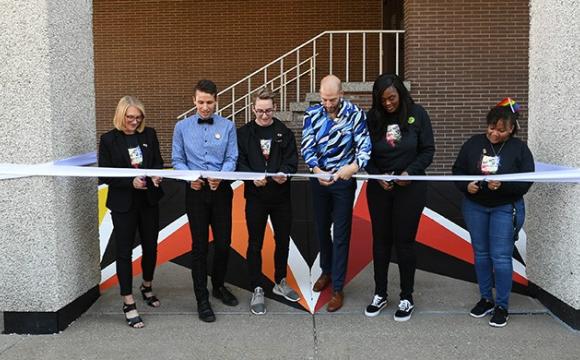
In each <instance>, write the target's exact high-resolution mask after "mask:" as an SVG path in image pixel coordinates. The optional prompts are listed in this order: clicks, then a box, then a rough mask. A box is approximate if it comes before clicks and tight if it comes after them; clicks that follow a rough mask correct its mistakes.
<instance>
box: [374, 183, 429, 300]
mask: <svg viewBox="0 0 580 360" xmlns="http://www.w3.org/2000/svg"><path fill="white" fill-rule="evenodd" d="M426 201H427V183H425V182H422V181H415V182H411V183H410V184H409V185H408V186H398V185H395V188H394V189H393V190H391V191H386V190H383V188H382V187H381V186H380V185H379V184H378V183H377V182H376V181H374V180H369V182H368V185H367V203H368V207H369V212H370V216H371V223H372V230H373V260H374V270H375V294H377V295H380V296H386V295H387V281H388V270H389V262H390V260H391V249H392V247H393V244H394V245H395V249H396V251H397V260H398V263H399V273H400V279H401V293H400V297H401V299H407V300H411V301H412V300H413V286H414V283H415V268H416V256H415V236H416V235H417V228H418V226H419V220H420V219H421V213H422V212H423V208H424V207H425V203H426Z"/></svg>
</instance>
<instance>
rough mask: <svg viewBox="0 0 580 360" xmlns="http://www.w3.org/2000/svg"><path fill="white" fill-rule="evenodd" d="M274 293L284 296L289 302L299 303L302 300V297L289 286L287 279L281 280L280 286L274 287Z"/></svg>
mask: <svg viewBox="0 0 580 360" xmlns="http://www.w3.org/2000/svg"><path fill="white" fill-rule="evenodd" d="M272 292H273V293H274V294H276V295H280V296H283V297H284V299H286V300H288V301H292V302H297V301H299V300H300V296H299V295H298V294H297V293H296V291H294V289H292V288H291V287H290V285H288V283H287V282H286V278H284V279H282V280H280V283H279V284H276V285H274V288H273V289H272Z"/></svg>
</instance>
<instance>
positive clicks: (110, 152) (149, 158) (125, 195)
mask: <svg viewBox="0 0 580 360" xmlns="http://www.w3.org/2000/svg"><path fill="white" fill-rule="evenodd" d="M137 139H138V142H139V146H140V147H141V152H142V153H143V164H142V165H141V167H142V168H144V169H162V168H163V159H162V158H161V151H160V150H159V140H157V133H156V132H155V129H153V128H149V127H146V128H145V129H144V130H143V132H141V133H137ZM99 166H100V167H111V168H131V167H132V166H131V159H130V158H129V152H128V150H127V142H126V140H125V136H124V134H123V132H122V131H119V130H117V129H113V130H111V131H109V132H107V133H105V134H103V135H101V141H100V143H99ZM99 183H100V184H107V185H109V194H108V196H107V207H108V208H109V209H110V210H111V211H117V212H126V211H129V209H131V204H132V202H133V195H134V193H135V192H137V191H144V192H145V193H146V195H147V196H146V198H147V203H148V204H149V205H150V206H155V205H157V203H159V199H160V198H161V197H162V196H163V190H162V189H161V187H155V186H153V182H152V181H151V178H149V177H148V178H147V190H136V189H135V188H133V178H110V177H100V178H99Z"/></svg>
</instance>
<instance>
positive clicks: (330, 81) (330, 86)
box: [320, 75, 342, 94]
mask: <svg viewBox="0 0 580 360" xmlns="http://www.w3.org/2000/svg"><path fill="white" fill-rule="evenodd" d="M323 91H324V92H326V93H337V94H338V93H340V92H342V82H341V81H340V79H339V78H338V77H337V76H336V75H326V76H325V77H323V78H322V80H320V92H323Z"/></svg>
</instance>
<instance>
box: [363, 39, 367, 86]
mask: <svg viewBox="0 0 580 360" xmlns="http://www.w3.org/2000/svg"><path fill="white" fill-rule="evenodd" d="M362 35H363V38H362V52H363V53H362V57H363V58H362V81H363V82H365V81H366V76H367V33H366V32H363V34H362Z"/></svg>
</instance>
